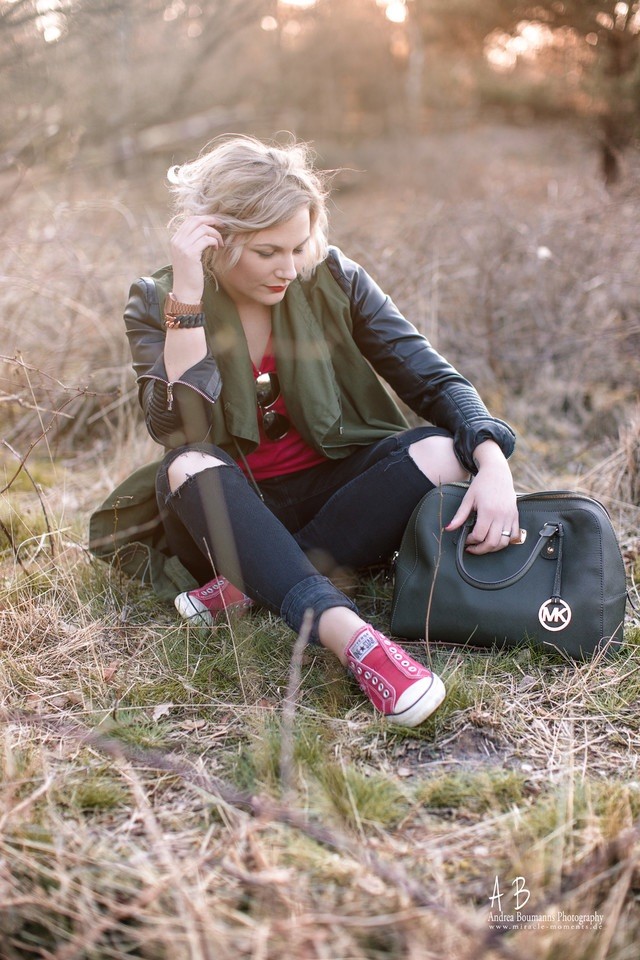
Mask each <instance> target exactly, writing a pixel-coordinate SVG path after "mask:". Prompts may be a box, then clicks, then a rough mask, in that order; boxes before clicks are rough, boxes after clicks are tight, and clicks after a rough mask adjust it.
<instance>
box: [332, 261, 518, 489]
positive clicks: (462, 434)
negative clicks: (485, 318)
mask: <svg viewBox="0 0 640 960" xmlns="http://www.w3.org/2000/svg"><path fill="white" fill-rule="evenodd" d="M327 265H328V266H329V269H330V270H331V272H332V274H333V276H334V277H335V279H336V281H337V283H338V284H339V285H340V287H341V288H342V289H343V290H344V292H345V293H346V294H347V295H348V297H349V299H350V301H351V316H352V320H353V336H354V339H355V340H356V343H357V344H358V346H359V348H360V350H361V351H362V353H363V355H364V356H365V357H366V358H367V360H368V361H369V363H370V364H371V365H372V367H373V368H374V370H375V371H376V372H377V373H378V374H379V375H380V376H381V377H382V378H383V379H384V380H386V381H387V383H388V384H389V385H390V386H391V387H392V388H393V389H394V390H395V392H396V393H397V395H398V396H399V397H400V398H401V399H402V400H404V402H405V403H406V404H407V405H408V406H409V407H410V408H411V409H412V410H413V411H414V413H417V414H418V416H420V417H423V418H424V419H425V420H428V421H429V422H430V423H433V424H434V425H435V426H438V427H443V428H444V429H446V430H448V431H449V432H450V433H451V434H452V435H453V439H454V447H455V451H456V455H457V457H458V459H459V460H460V462H461V463H462V464H463V465H464V466H465V467H466V469H467V470H469V471H470V472H471V473H477V466H476V465H475V463H474V460H473V451H474V450H475V448H476V447H477V446H478V444H479V443H482V441H483V440H495V441H496V443H497V444H498V445H499V446H500V448H501V449H502V451H503V453H504V455H505V456H506V457H509V456H510V455H511V453H512V452H513V448H514V446H515V434H514V432H513V430H512V429H511V427H510V426H509V424H507V423H505V422H504V421H503V420H498V419H496V418H495V417H492V416H491V414H490V413H489V411H488V410H487V408H486V407H485V405H484V403H483V402H482V400H481V399H480V397H479V395H478V393H477V391H476V389H475V387H473V385H472V384H471V383H470V382H469V381H468V380H467V379H465V377H463V376H462V375H461V374H460V373H458V371H457V370H456V369H455V368H454V367H452V366H451V364H450V363H448V362H447V361H446V360H445V359H444V357H442V356H441V355H440V354H439V353H438V352H437V351H436V350H434V348H433V347H432V346H431V344H430V343H429V341H428V340H427V339H426V337H424V336H423V335H422V334H421V333H419V332H418V330H417V329H416V328H415V327H414V326H413V324H411V323H410V322H409V321H408V320H407V319H405V317H403V315H402V314H401V313H400V311H399V310H398V308H397V307H396V305H395V304H394V303H393V301H392V300H391V299H390V298H389V297H388V296H387V295H386V294H385V293H383V291H382V290H381V289H380V287H379V286H378V285H377V284H376V283H375V281H374V280H372V278H371V277H370V276H369V275H368V274H367V272H366V271H365V270H364V269H363V268H362V267H361V266H359V265H358V264H357V263H355V262H354V261H353V260H349V259H348V258H347V257H345V256H344V254H343V253H342V252H341V251H340V250H338V249H337V248H336V247H331V248H330V251H329V257H328V260H327Z"/></svg>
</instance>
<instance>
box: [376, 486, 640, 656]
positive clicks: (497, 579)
mask: <svg viewBox="0 0 640 960" xmlns="http://www.w3.org/2000/svg"><path fill="white" fill-rule="evenodd" d="M466 491H467V485H466V484H463V483H451V484H444V485H443V486H441V487H436V488H435V489H434V490H431V491H430V492H429V493H428V494H427V495H426V496H425V497H424V498H423V499H422V500H421V501H420V503H419V504H418V506H417V507H416V509H415V510H414V512H413V515H412V517H411V519H410V521H409V524H408V526H407V529H406V531H405V534H404V536H403V539H402V543H401V546H400V550H399V553H398V555H397V559H396V569H395V585H394V594H393V605H392V612H391V632H392V634H393V635H394V636H396V637H404V638H406V639H409V640H418V639H427V640H433V641H441V642H444V643H456V644H469V645H472V646H482V647H487V646H493V645H500V646H505V645H506V646H514V645H517V644H521V643H523V642H527V641H528V642H531V643H533V644H536V645H539V646H545V647H547V648H548V647H555V648H557V649H559V650H561V651H563V652H564V653H566V654H568V655H569V656H570V657H573V658H575V659H583V658H586V657H589V656H591V655H593V654H594V653H596V652H597V651H598V650H601V649H604V648H606V651H607V653H610V652H612V651H613V650H615V649H616V648H617V647H619V645H620V643H621V642H622V631H623V624H624V612H625V603H626V597H627V594H626V581H625V572H624V564H623V561H622V555H621V553H620V547H619V546H618V541H617V539H616V535H615V533H614V530H613V527H612V525H611V520H610V519H609V515H608V513H607V512H606V510H605V508H604V507H603V506H602V504H601V503H599V502H598V501H597V500H594V499H592V498H591V497H586V496H582V495H581V494H577V493H572V492H570V491H565V490H557V491H548V492H544V493H529V494H522V495H520V496H518V511H519V515H520V526H521V528H522V534H521V542H520V543H518V544H513V543H511V544H510V545H509V546H508V547H506V548H505V549H504V550H500V551H498V552H497V553H489V554H484V555H482V556H475V555H473V554H470V553H466V552H465V543H466V538H467V536H468V534H469V532H470V531H471V529H472V527H473V523H474V518H473V517H470V518H469V520H468V521H467V523H466V524H465V525H464V527H462V528H461V529H460V530H456V531H451V532H447V531H446V530H445V529H444V527H445V526H446V525H447V524H448V523H449V521H450V520H451V519H452V518H453V515H454V514H455V512H456V511H457V509H458V507H459V506H460V502H461V500H462V498H463V497H464V495H465V493H466Z"/></svg>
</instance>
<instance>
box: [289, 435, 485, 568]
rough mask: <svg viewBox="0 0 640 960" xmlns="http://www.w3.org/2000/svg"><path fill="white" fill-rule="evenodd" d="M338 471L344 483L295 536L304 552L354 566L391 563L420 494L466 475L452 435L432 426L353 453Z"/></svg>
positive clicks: (463, 478) (339, 563)
mask: <svg viewBox="0 0 640 960" xmlns="http://www.w3.org/2000/svg"><path fill="white" fill-rule="evenodd" d="M378 453H380V454H381V456H379V457H377V454H378ZM337 469H339V470H340V471H341V472H342V474H343V479H344V482H343V483H342V485H341V486H340V487H339V489H337V490H336V491H335V492H334V493H332V494H331V496H329V497H328V498H327V499H326V501H325V502H324V504H323V506H322V507H321V508H320V509H319V510H318V511H317V513H316V515H315V516H314V518H313V519H312V520H311V521H310V522H308V523H307V524H306V525H305V526H304V527H302V529H300V530H298V532H297V533H296V534H295V537H296V540H297V542H298V543H299V544H300V546H301V547H302V549H303V550H304V551H305V552H306V553H309V554H313V553H314V552H315V551H321V552H324V553H326V554H327V555H328V556H329V557H330V558H331V561H332V562H333V563H335V564H336V565H338V566H349V567H353V568H356V569H357V568H358V567H366V566H371V565H372V564H375V563H383V562H386V561H388V560H389V559H390V557H391V556H392V555H393V553H394V551H395V550H397V549H398V547H399V545H400V541H401V539H402V534H403V533H404V530H405V528H406V526H407V523H408V522H409V519H410V517H411V514H412V513H413V511H414V509H415V507H416V506H417V504H418V503H419V502H420V500H421V499H422V497H423V496H424V495H425V494H426V493H428V492H429V490H432V489H433V488H434V487H435V486H437V485H438V484H440V483H451V482H454V481H459V480H465V479H466V478H467V476H468V474H467V473H466V471H465V470H464V468H463V467H462V466H461V464H460V463H459V461H458V459H457V457H456V456H455V453H454V451H453V442H452V439H451V437H450V436H448V435H446V434H445V432H444V431H441V430H435V429H433V428H429V427H425V428H423V427H416V428H414V429H412V430H407V431H405V432H404V433H402V434H398V435H397V436H396V437H392V438H389V439H388V440H385V441H380V443H379V444H376V445H374V448H373V449H372V450H371V451H370V452H369V456H367V453H366V452H364V451H363V453H362V454H360V453H357V454H354V455H353V456H352V457H350V458H346V460H345V461H344V462H343V463H342V464H340V466H339V467H338V468H337Z"/></svg>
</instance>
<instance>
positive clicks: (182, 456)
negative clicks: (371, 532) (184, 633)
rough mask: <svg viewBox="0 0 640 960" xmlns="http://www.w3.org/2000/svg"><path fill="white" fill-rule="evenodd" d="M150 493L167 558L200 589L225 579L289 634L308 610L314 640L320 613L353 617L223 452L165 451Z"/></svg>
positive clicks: (350, 605)
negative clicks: (339, 610) (334, 610)
mask: <svg viewBox="0 0 640 960" xmlns="http://www.w3.org/2000/svg"><path fill="white" fill-rule="evenodd" d="M157 488H158V500H159V503H160V507H161V511H162V516H163V523H164V526H165V530H166V532H167V538H168V540H169V545H170V547H171V549H172V552H174V553H175V554H176V555H177V556H178V557H179V559H180V560H181V561H182V563H183V564H184V565H185V566H186V567H187V569H189V570H190V571H191V572H193V573H194V575H198V574H199V579H200V581H201V582H205V580H208V579H211V577H212V576H215V575H223V576H225V577H227V579H229V580H230V581H231V582H232V583H234V584H235V586H237V587H238V588H239V589H241V590H244V592H245V593H247V594H248V596H250V597H251V599H252V600H256V601H258V602H259V603H260V604H262V605H263V606H266V607H267V608H268V609H270V610H272V611H273V612H275V613H278V614H280V615H281V616H282V617H283V619H284V620H285V621H286V622H287V623H288V624H289V626H291V627H292V629H293V630H295V631H299V630H300V627H301V625H302V621H303V618H304V614H305V612H306V610H308V609H312V610H313V611H314V622H313V629H312V639H314V640H316V641H317V639H318V635H317V624H318V620H319V618H320V616H321V614H322V613H323V612H324V611H325V610H327V609H329V608H331V607H336V606H339V607H343V608H345V612H346V613H355V612H356V610H357V608H356V606H355V604H353V602H352V601H351V600H349V598H348V597H346V596H345V595H344V594H343V593H342V592H341V591H340V590H338V589H337V588H336V587H335V586H334V585H333V584H332V583H331V581H330V580H328V579H327V578H326V577H323V576H321V575H320V574H319V573H318V571H317V569H316V568H315V567H314V566H313V564H312V563H311V561H310V560H309V559H308V558H307V556H306V555H305V554H304V552H303V551H302V550H301V549H300V547H299V546H298V544H297V543H296V542H295V540H294V538H293V536H292V535H291V534H290V533H289V531H288V530H287V529H286V528H285V527H284V526H283V524H282V523H281V522H280V521H279V520H278V519H277V518H276V517H275V516H274V514H273V513H272V512H271V511H270V510H269V509H268V507H266V506H265V504H264V503H263V502H262V500H261V499H260V498H259V496H258V495H257V493H256V492H255V490H253V488H252V487H251V486H250V484H249V483H248V482H247V480H246V478H245V477H244V475H243V474H242V472H241V471H240V469H239V468H238V467H237V465H236V464H235V463H234V461H233V460H232V459H231V458H230V457H229V456H228V455H227V454H225V453H224V451H222V450H219V449H218V448H216V447H213V446H209V445H202V446H201V447H199V448H190V449H184V448H182V449H180V450H174V451H172V452H171V453H170V454H168V455H167V457H165V460H164V462H163V465H162V467H161V468H160V470H159V472H158V480H157ZM203 570H206V571H207V572H206V573H204V576H203V575H202V571H203ZM360 622H362V621H360Z"/></svg>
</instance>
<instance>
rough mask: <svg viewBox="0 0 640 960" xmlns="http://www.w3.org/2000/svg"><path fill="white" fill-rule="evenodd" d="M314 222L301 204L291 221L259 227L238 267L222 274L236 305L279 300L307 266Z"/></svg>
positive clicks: (267, 304) (226, 287) (222, 281)
mask: <svg viewBox="0 0 640 960" xmlns="http://www.w3.org/2000/svg"><path fill="white" fill-rule="evenodd" d="M310 233H311V221H310V217H309V208H308V207H300V208H299V209H298V210H296V212H295V213H294V215H293V216H292V217H291V219H290V220H285V222H284V223H279V224H278V225H277V226H275V227H268V228H267V229H266V230H259V231H258V232H257V233H256V234H255V235H254V236H253V238H252V239H251V240H250V241H249V243H247V244H246V245H245V246H244V247H243V248H242V253H241V254H240V259H239V260H238V262H237V264H236V265H235V267H231V268H230V269H228V270H225V271H224V272H222V273H219V274H218V278H219V280H220V283H221V285H222V287H223V288H224V290H225V291H226V292H227V293H228V295H229V296H230V297H231V299H232V300H233V301H234V303H235V304H236V306H238V307H242V306H250V305H251V306H253V305H255V304H257V303H259V304H263V305H265V306H268V307H271V306H273V305H274V304H276V303H279V302H280V301H281V300H282V299H283V297H284V295H285V293H286V291H287V287H288V286H289V284H290V283H291V282H292V280H295V278H296V277H297V275H298V273H299V272H300V270H301V269H302V267H303V265H304V259H305V248H306V245H307V243H308V242H309V235H310Z"/></svg>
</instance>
